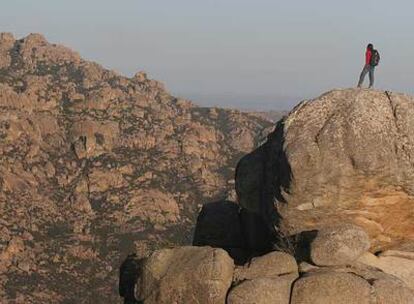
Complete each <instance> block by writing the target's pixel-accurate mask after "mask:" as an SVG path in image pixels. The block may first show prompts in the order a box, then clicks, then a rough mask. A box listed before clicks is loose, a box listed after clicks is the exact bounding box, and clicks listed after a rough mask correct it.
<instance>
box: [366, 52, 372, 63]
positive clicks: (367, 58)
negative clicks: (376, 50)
mask: <svg viewBox="0 0 414 304" xmlns="http://www.w3.org/2000/svg"><path fill="white" fill-rule="evenodd" d="M371 57H372V51H371V50H370V49H367V51H366V52H365V65H369V64H371Z"/></svg>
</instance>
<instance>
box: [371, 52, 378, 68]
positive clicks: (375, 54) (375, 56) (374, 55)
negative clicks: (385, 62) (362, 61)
mask: <svg viewBox="0 0 414 304" xmlns="http://www.w3.org/2000/svg"><path fill="white" fill-rule="evenodd" d="M379 62H380V54H379V53H378V51H377V50H372V55H371V62H370V63H369V64H370V65H371V66H377V65H378V63H379Z"/></svg>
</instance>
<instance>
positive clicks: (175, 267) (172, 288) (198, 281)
mask: <svg viewBox="0 0 414 304" xmlns="http://www.w3.org/2000/svg"><path fill="white" fill-rule="evenodd" d="M233 268H234V264H233V260H232V259H231V258H230V257H229V256H228V254H227V253H226V252H225V251H224V250H222V249H213V248H210V247H181V248H176V249H163V250H160V251H156V252H154V253H153V254H152V255H151V256H150V257H149V258H147V259H146V260H144V262H143V265H142V272H141V275H140V277H139V278H138V283H137V295H136V297H137V299H138V300H142V301H143V302H144V303H145V304H152V303H153V304H171V303H177V304H178V303H194V304H198V303H199V304H222V303H224V302H225V300H226V295H227V290H228V289H229V287H230V285H231V282H232V277H233Z"/></svg>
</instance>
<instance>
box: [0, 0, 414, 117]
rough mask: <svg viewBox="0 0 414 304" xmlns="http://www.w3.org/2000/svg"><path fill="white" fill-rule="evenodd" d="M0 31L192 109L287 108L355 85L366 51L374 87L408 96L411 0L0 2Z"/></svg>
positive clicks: (413, 33)
mask: <svg viewBox="0 0 414 304" xmlns="http://www.w3.org/2000/svg"><path fill="white" fill-rule="evenodd" d="M0 1H1V9H0V31H8V32H12V33H14V34H15V36H16V37H22V36H24V35H26V34H28V33H30V32H40V33H43V34H44V35H45V36H46V37H47V38H48V39H49V40H50V41H51V42H56V43H62V44H65V45H67V46H70V47H71V48H73V49H75V50H77V51H78V52H79V53H80V54H81V55H82V56H83V57H85V58H86V59H89V60H94V61H97V62H99V63H100V64H102V65H104V66H105V67H107V68H111V69H114V70H116V71H118V72H120V73H122V74H125V75H128V76H131V75H133V74H134V73H135V72H136V71H139V70H145V71H147V72H148V74H149V75H150V76H151V77H152V78H155V79H158V80H161V81H163V82H165V84H166V85H167V87H168V88H169V90H170V91H171V92H172V93H174V94H176V95H180V96H184V97H189V98H192V99H194V101H195V102H196V103H198V104H203V105H221V106H236V107H244V108H266V109H288V108H290V107H291V106H292V105H294V104H295V103H296V102H298V101H299V100H301V99H303V98H310V97H314V96H317V95H319V94H321V93H323V92H324V91H327V90H329V89H332V88H336V87H350V86H354V85H355V83H356V81H357V77H358V75H359V73H360V70H361V69H362V66H363V60H364V59H363V55H364V49H365V46H366V44H367V43H368V42H372V43H374V45H375V46H376V47H377V48H378V49H379V51H380V53H381V55H382V61H381V64H380V66H379V67H378V69H377V73H376V74H377V75H376V76H377V87H379V88H381V89H390V90H396V91H403V92H407V93H411V94H413V93H414V86H413V80H414V61H413V58H412V56H413V55H414V2H413V1H412V0H396V1H389V0H364V1H361V0H347V1H334V0H312V1H305V0H303V1H299V0H297V1H286V0H285V1H278V0H273V1H271V0H255V1H253V0H251V1H246V0H220V1H218V0H216V1H213V0H200V1H197V0H151V1H148V0H147V1H143V0H135V1H133V0H118V1H109V0H108V1H106V0H83V1H80V0H71V1H61V0H9V1H6V0H0Z"/></svg>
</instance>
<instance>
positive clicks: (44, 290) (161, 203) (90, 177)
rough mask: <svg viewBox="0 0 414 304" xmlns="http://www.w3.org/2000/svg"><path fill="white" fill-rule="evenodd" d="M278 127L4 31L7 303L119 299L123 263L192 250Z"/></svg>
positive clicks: (0, 170)
mask: <svg viewBox="0 0 414 304" xmlns="http://www.w3.org/2000/svg"><path fill="white" fill-rule="evenodd" d="M266 128H272V123H271V122H269V121H267V120H264V119H262V118H260V117H258V116H257V115H252V114H249V113H242V112H239V111H236V110H223V109H218V108H201V107H197V106H195V105H193V104H192V103H191V102H189V101H186V100H183V99H178V98H175V97H174V96H171V95H170V94H169V93H168V92H167V91H166V90H165V88H164V86H163V85H162V84H161V83H159V82H157V81H155V80H151V79H149V78H148V77H147V75H146V74H145V73H143V72H141V73H137V74H136V75H135V76H134V77H132V78H128V77H124V76H121V75H119V74H117V73H116V72H113V71H110V70H106V69H104V68H102V67H101V66H100V65H98V64H96V63H93V62H88V61H85V60H83V59H82V58H81V57H80V55H79V54H77V53H76V52H74V51H72V50H70V49H68V48H66V47H63V46H60V45H55V44H51V43H49V42H48V41H46V39H45V38H44V37H43V36H41V35H39V34H31V35H29V36H27V37H25V38H23V39H15V38H14V37H13V36H12V35H11V34H8V33H2V34H0V213H1V219H0V257H1V258H0V285H1V288H0V302H2V303H73V302H76V303H90V302H91V301H94V300H95V299H96V298H99V299H100V301H99V302H100V303H116V302H117V301H119V298H118V295H117V289H116V286H117V280H118V267H119V265H120V264H121V261H122V260H123V259H124V257H125V256H126V254H127V253H128V252H130V251H137V252H138V253H139V254H143V253H144V252H147V251H149V250H153V249H156V248H159V247H161V246H165V245H169V244H174V245H176V244H188V243H190V241H191V230H192V227H193V226H194V222H195V215H196V214H197V210H198V209H199V208H200V206H201V204H202V203H203V202H206V201H211V200H215V199H222V198H234V197H235V195H234V190H233V185H234V181H233V175H234V173H233V170H234V169H233V168H234V166H235V164H236V162H237V160H238V158H239V157H241V156H242V155H243V154H245V153H247V152H249V151H251V150H252V149H253V148H254V147H255V146H256V145H257V143H258V142H259V141H260V140H261V139H262V138H263V137H264V136H265V134H266V132H267V131H266Z"/></svg>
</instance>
